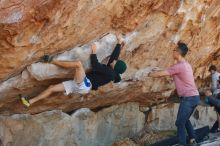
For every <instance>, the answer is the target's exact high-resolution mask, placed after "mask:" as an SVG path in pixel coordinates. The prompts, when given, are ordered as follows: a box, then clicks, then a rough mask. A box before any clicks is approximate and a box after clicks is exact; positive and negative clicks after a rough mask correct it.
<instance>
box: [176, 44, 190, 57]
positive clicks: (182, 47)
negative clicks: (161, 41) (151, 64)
mask: <svg viewBox="0 0 220 146" xmlns="http://www.w3.org/2000/svg"><path fill="white" fill-rule="evenodd" d="M177 45H178V49H179V52H180V54H181V56H182V57H185V56H186V54H187V52H188V50H189V49H188V47H187V45H186V44H185V43H183V42H180V41H179V42H178V43H177Z"/></svg>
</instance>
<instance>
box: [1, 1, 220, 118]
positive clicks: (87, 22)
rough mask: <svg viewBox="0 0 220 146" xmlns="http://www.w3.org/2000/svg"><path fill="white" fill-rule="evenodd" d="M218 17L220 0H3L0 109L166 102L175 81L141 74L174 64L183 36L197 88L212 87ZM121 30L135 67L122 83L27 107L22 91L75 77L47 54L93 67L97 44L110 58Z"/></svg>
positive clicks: (126, 53) (34, 92)
mask: <svg viewBox="0 0 220 146" xmlns="http://www.w3.org/2000/svg"><path fill="white" fill-rule="evenodd" d="M219 17H220V2H219V0H194V1H191V0H182V1H180V0H138V1H137V0H126V1H118V0H102V1H101V0H65V1H64V0H56V1H53V0H40V1H39V0H32V1H28V0H17V1H0V31H1V34H0V48H1V49H0V54H1V57H0V68H1V70H0V82H1V83H0V113H1V114H14V113H27V112H28V113H40V112H43V111H47V110H54V109H61V110H63V111H65V112H68V111H72V110H76V109H79V108H82V107H87V108H91V109H96V108H98V107H105V106H110V105H114V104H117V103H124V102H128V101H136V102H140V103H141V104H142V105H144V106H149V105H153V104H158V103H160V102H163V101H164V100H166V98H168V97H169V96H170V94H171V92H172V91H173V90H174V86H173V84H171V80H170V79H169V78H163V79H151V78H145V79H144V78H143V76H144V74H145V75H146V74H147V73H148V72H149V71H150V70H151V69H152V68H154V67H159V68H165V67H167V66H169V65H171V64H172V63H173V59H172V55H171V54H172V50H173V48H174V47H175V45H174V44H175V43H176V42H177V41H179V40H182V41H184V42H186V43H187V44H188V46H189V48H190V50H191V51H190V54H189V55H188V57H187V60H188V61H189V62H190V63H191V64H192V66H193V69H194V71H195V78H196V79H197V81H198V86H199V87H200V86H206V85H207V83H206V82H205V83H204V79H205V78H206V77H207V76H208V74H207V67H208V65H209V64H211V63H213V61H215V60H216V59H218V56H219V55H218V54H219V53H218V52H219V48H220V43H219V42H220V37H219V36H220V33H219V32H220V21H219V20H220V19H219ZM116 31H117V32H121V33H123V34H124V39H125V42H126V45H125V48H124V50H123V51H122V55H121V58H122V59H124V60H126V62H127V63H128V66H129V68H128V70H127V72H126V73H125V74H124V76H123V81H122V82H121V83H119V84H117V85H111V84H109V85H107V86H105V87H103V88H101V89H99V90H98V91H96V92H91V93H90V94H89V95H87V96H86V97H84V98H82V97H79V96H78V95H73V96H72V97H66V96H63V95H62V94H54V95H52V96H51V97H49V98H48V99H45V100H42V101H40V102H38V103H36V104H35V105H33V107H31V108H30V109H29V110H26V109H24V108H23V106H22V105H21V103H20V101H19V99H18V94H24V95H28V96H30V97H33V96H35V95H37V94H39V93H40V92H41V91H43V90H45V89H46V88H47V87H48V86H49V85H51V84H56V83H59V82H61V81H63V80H66V79H68V78H70V77H72V74H73V73H72V71H67V70H63V69H60V68H58V67H56V66H54V65H51V64H43V63H41V62H40V58H41V57H42V56H43V55H44V54H50V55H51V56H55V58H54V59H62V60H75V59H79V60H81V61H82V62H83V65H84V67H85V68H86V69H87V70H88V69H90V63H89V54H90V49H89V45H90V44H91V42H94V41H95V42H96V43H97V45H98V48H99V49H98V58H99V59H100V61H103V62H105V61H106V59H107V58H108V56H109V55H110V53H111V51H112V49H113V47H114V45H115V44H116V39H115V36H114V33H113V32H116ZM54 78H55V79H54Z"/></svg>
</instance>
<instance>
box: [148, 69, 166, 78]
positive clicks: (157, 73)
mask: <svg viewBox="0 0 220 146" xmlns="http://www.w3.org/2000/svg"><path fill="white" fill-rule="evenodd" d="M169 75H170V74H169V72H168V71H166V70H161V71H153V72H150V73H149V74H148V76H149V77H154V78H157V77H164V76H169Z"/></svg>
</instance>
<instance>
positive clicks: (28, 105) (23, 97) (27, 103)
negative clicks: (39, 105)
mask: <svg viewBox="0 0 220 146" xmlns="http://www.w3.org/2000/svg"><path fill="white" fill-rule="evenodd" d="M20 99H21V102H22V103H23V105H24V106H25V107H30V105H31V104H30V103H29V100H28V99H27V98H26V97H25V96H20Z"/></svg>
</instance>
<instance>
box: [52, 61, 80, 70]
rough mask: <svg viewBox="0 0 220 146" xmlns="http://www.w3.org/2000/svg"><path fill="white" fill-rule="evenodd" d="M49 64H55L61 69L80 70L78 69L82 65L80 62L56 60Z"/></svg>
mask: <svg viewBox="0 0 220 146" xmlns="http://www.w3.org/2000/svg"><path fill="white" fill-rule="evenodd" d="M51 63H52V64H55V65H57V66H60V67H63V68H80V67H82V63H81V62H80V61H58V60H54V61H52V62H51Z"/></svg>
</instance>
